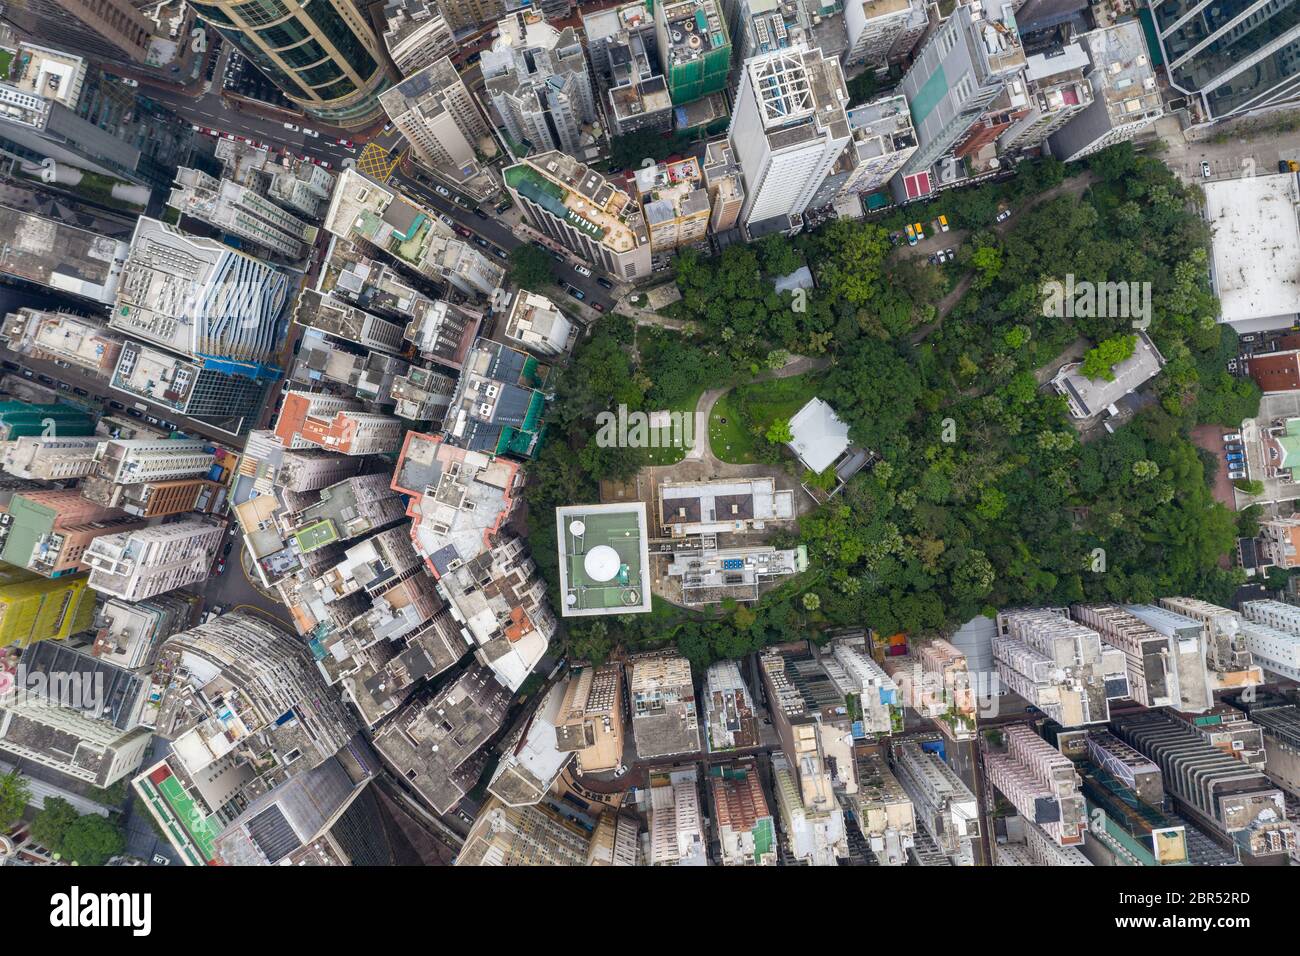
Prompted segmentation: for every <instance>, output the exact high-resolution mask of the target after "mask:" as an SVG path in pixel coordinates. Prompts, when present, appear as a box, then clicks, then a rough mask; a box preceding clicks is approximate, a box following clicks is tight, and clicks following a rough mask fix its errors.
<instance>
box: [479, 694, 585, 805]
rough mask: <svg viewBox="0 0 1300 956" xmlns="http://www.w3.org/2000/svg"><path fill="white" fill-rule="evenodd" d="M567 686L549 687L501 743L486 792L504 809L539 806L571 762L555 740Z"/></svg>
mask: <svg viewBox="0 0 1300 956" xmlns="http://www.w3.org/2000/svg"><path fill="white" fill-rule="evenodd" d="M567 684H568V681H567V680H564V681H559V682H557V683H555V684H553V685H552V686H551V689H550V690H548V691H547V692H546V694H545V695H543V696H542V697H540V698H539V699H538V700H537V701H536V702H535V704H534V706H533V708H532V710H531V711H530V712H529V713H528V714H527V716H525V717H524V718H523V719H522V720H520V721H519V723H518V724H517V725H516V727H515V728H514V730H512V731H511V732H510V733H508V734H507V735H506V736H505V738H504V739H503V740H502V741H501V744H500V746H499V749H500V752H501V760H500V762H499V763H498V764H497V768H496V770H495V771H494V772H493V774H492V779H491V780H490V781H489V782H488V792H489V793H491V794H492V795H493V796H494V797H496V798H497V799H498V800H500V801H501V802H502V803H504V804H505V805H506V806H508V807H522V806H527V805H529V804H535V803H540V802H541V801H542V799H543V798H544V797H545V796H546V795H547V793H548V792H549V791H550V789H551V787H552V786H553V785H554V784H555V781H556V780H557V779H558V778H559V776H560V773H561V772H562V771H563V770H564V768H565V767H567V766H568V765H569V762H570V761H571V760H572V759H573V752H572V751H570V750H564V749H562V748H561V747H560V746H559V745H558V740H557V738H556V729H557V725H558V724H559V723H560V722H561V720H562V719H563V710H562V705H563V703H564V699H565V697H566V696H567V689H568V688H567V686H566V685H567Z"/></svg>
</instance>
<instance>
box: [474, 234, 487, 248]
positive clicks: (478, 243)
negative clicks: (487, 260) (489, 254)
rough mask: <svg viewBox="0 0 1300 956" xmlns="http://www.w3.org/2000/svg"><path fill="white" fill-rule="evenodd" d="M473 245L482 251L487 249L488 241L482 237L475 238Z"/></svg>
mask: <svg viewBox="0 0 1300 956" xmlns="http://www.w3.org/2000/svg"><path fill="white" fill-rule="evenodd" d="M474 245H476V246H482V247H483V248H484V249H486V248H487V247H488V241H487V240H486V239H484V238H483V237H482V236H475V237H474Z"/></svg>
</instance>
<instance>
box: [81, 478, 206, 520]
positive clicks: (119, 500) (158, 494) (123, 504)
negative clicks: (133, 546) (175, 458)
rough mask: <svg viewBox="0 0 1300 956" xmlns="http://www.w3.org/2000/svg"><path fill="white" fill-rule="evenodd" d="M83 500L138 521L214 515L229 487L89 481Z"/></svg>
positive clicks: (180, 481) (197, 481) (177, 481)
mask: <svg viewBox="0 0 1300 956" xmlns="http://www.w3.org/2000/svg"><path fill="white" fill-rule="evenodd" d="M78 490H79V491H80V492H81V495H82V497H83V498H86V499H87V500H89V501H93V502H95V503H96V504H100V505H103V506H104V507H106V508H118V509H121V510H122V511H125V512H126V513H127V514H129V515H134V516H135V517H138V518H166V517H168V516H169V515H176V514H189V513H191V512H193V513H196V514H213V513H215V512H216V511H218V510H219V509H220V508H221V506H222V505H223V504H225V501H226V486H225V485H223V484H221V482H219V481H210V480H209V479H207V478H172V479H166V480H162V481H144V482H134V483H131V484H125V485H119V484H116V483H114V482H112V481H109V480H108V479H106V478H87V479H86V480H85V481H83V482H82V483H81V486H80V488H79V489H78Z"/></svg>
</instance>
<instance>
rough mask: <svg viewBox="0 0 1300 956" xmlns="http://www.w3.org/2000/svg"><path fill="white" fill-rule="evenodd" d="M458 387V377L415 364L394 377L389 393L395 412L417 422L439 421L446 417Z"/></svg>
mask: <svg viewBox="0 0 1300 956" xmlns="http://www.w3.org/2000/svg"><path fill="white" fill-rule="evenodd" d="M455 390H456V379H455V378H454V377H453V376H450V375H444V374H442V373H441V372H433V371H430V370H429V369H427V368H418V367H417V368H413V369H411V370H410V371H409V372H408V373H407V374H406V375H399V376H397V377H396V378H394V379H393V384H392V387H391V389H390V390H389V397H390V398H391V399H392V401H393V414H394V415H396V416H397V417H398V418H405V419H407V420H408V421H416V422H438V423H439V424H441V423H442V422H443V420H444V419H445V418H446V414H447V407H448V405H450V404H451V397H452V394H453V393H454V392H455Z"/></svg>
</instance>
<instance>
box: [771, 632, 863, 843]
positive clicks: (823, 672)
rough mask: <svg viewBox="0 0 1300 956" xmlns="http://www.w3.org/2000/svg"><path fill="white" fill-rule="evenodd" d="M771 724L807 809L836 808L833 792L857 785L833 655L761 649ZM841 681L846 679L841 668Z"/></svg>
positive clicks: (846, 713)
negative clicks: (832, 675) (822, 655)
mask: <svg viewBox="0 0 1300 956" xmlns="http://www.w3.org/2000/svg"><path fill="white" fill-rule="evenodd" d="M758 663H759V670H760V672H761V673H762V677H763V686H764V690H765V691H766V697H767V702H768V707H769V710H770V712H771V715H772V726H773V727H774V728H775V730H776V732H777V736H778V737H780V739H781V749H782V750H783V751H784V752H785V755H786V757H787V758H789V761H790V765H791V767H792V768H793V772H794V774H795V782H796V783H797V784H798V786H799V793H800V795H801V799H802V800H803V803H804V805H805V807H806V808H807V810H808V812H809V814H811V815H813V816H814V817H816V816H822V815H825V814H828V813H839V812H840V809H839V797H838V794H839V793H853V792H854V791H855V790H856V789H857V778H856V776H855V774H854V769H855V768H854V758H853V722H852V720H851V719H850V714H849V707H848V704H849V701H848V700H847V699H846V697H845V695H844V691H843V690H841V689H840V687H839V686H838V685H837V684H836V682H835V681H834V680H833V679H832V678H831V676H830V671H831V670H839V665H838V663H837V662H836V661H834V660H828V659H825V658H823V659H820V660H819V659H816V658H812V657H805V656H800V655H797V654H794V653H790V652H784V651H778V650H772V649H769V650H766V651H764V652H763V653H762V654H761V655H760V656H759V659H758ZM843 681H844V682H845V683H848V679H847V674H844V675H843Z"/></svg>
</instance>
